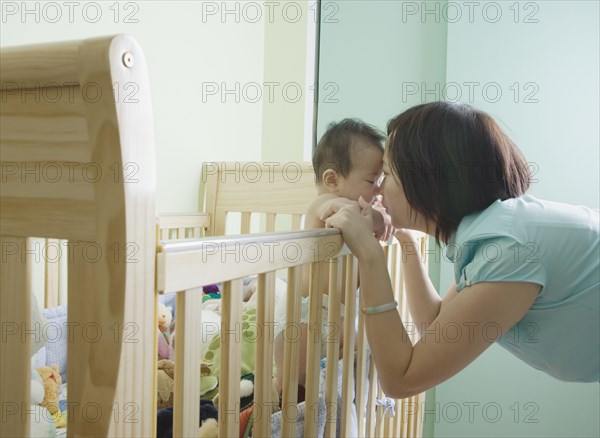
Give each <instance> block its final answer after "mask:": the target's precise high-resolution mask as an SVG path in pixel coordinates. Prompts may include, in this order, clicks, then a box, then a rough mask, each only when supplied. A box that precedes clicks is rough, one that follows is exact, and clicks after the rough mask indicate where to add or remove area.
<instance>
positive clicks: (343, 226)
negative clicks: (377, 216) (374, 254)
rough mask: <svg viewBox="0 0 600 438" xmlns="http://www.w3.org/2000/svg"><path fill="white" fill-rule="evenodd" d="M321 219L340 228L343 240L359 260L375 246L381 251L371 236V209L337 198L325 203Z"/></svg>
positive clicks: (327, 224)
mask: <svg viewBox="0 0 600 438" xmlns="http://www.w3.org/2000/svg"><path fill="white" fill-rule="evenodd" d="M361 199H362V198H361ZM321 220H323V221H325V226H326V227H328V228H339V229H340V231H341V232H342V236H343V238H344V242H345V243H346V245H348V248H350V251H352V253H353V254H354V255H355V256H356V257H358V258H359V260H360V259H361V258H362V257H363V256H365V255H367V253H368V251H369V250H373V249H374V248H375V246H376V247H378V249H379V251H381V245H379V243H378V242H377V240H376V239H375V238H374V237H373V215H372V210H371V209H366V208H365V209H362V208H361V207H360V206H359V204H358V203H356V202H354V201H349V200H347V199H343V198H338V199H334V200H332V201H331V202H330V203H329V204H328V205H327V208H326V209H325V211H324V213H323V214H322V216H321Z"/></svg>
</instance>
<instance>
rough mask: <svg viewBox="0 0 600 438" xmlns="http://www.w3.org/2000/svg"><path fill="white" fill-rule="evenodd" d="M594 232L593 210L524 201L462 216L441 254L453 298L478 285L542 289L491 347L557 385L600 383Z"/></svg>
mask: <svg viewBox="0 0 600 438" xmlns="http://www.w3.org/2000/svg"><path fill="white" fill-rule="evenodd" d="M599 227H600V217H599V214H598V210H592V209H589V208H587V207H578V206H573V205H568V204H562V203H558V202H550V201H543V200H539V199H536V198H534V197H533V196H530V195H525V196H522V197H519V198H513V199H508V200H505V201H500V200H497V201H496V202H494V203H493V204H492V205H490V206H489V207H488V208H486V209H485V210H483V211H481V212H478V213H474V214H471V215H469V216H466V217H464V218H463V219H462V221H461V222H460V224H459V226H458V229H457V231H456V232H455V233H454V234H453V235H452V237H451V238H450V241H449V242H448V247H447V248H446V257H447V258H448V259H449V260H450V261H451V262H453V263H454V274H455V277H456V285H457V287H456V290H457V291H458V292H460V291H461V290H462V289H464V288H465V287H467V286H470V285H471V284H475V283H479V282H484V281H490V282H507V281H510V282H518V281H522V282H529V283H536V284H539V285H541V286H542V290H541V292H540V294H539V296H538V298H537V299H536V300H535V302H534V303H533V305H532V306H531V308H530V309H529V311H528V312H527V313H526V314H525V316H524V317H523V318H522V319H521V320H520V321H519V322H518V323H517V324H515V325H514V326H513V327H512V328H511V329H510V330H509V331H507V332H506V333H505V334H504V335H503V336H502V337H501V338H500V339H499V340H498V341H497V342H498V344H500V345H501V346H502V347H504V348H506V349H507V350H508V351H510V352H511V353H513V354H514V355H515V356H517V357H519V358H520V359H522V360H523V361H524V362H526V363H528V364H529V365H531V366H532V367H534V368H536V369H538V370H541V371H544V372H546V373H547V374H550V375H551V376H554V377H556V378H557V379H560V380H564V381H574V382H598V381H600V319H599V315H600V237H599Z"/></svg>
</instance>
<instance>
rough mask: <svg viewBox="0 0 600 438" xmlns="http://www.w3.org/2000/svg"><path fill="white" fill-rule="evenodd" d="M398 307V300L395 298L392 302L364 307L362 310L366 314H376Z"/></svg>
mask: <svg viewBox="0 0 600 438" xmlns="http://www.w3.org/2000/svg"><path fill="white" fill-rule="evenodd" d="M397 307H398V301H396V300H394V301H392V302H391V303H387V304H381V305H379V306H373V307H363V308H362V309H361V310H362V312H363V313H364V314H365V315H374V314H376V313H383V312H387V311H389V310H394V309H396V308H397Z"/></svg>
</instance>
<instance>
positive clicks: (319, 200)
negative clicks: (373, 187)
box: [304, 193, 355, 229]
mask: <svg viewBox="0 0 600 438" xmlns="http://www.w3.org/2000/svg"><path fill="white" fill-rule="evenodd" d="M335 199H345V198H340V197H339V196H337V195H335V194H333V193H323V194H322V195H319V196H317V197H316V198H315V199H313V201H312V202H311V203H310V204H309V205H308V208H307V209H306V217H305V219H304V228H305V229H310V228H325V221H323V220H321V216H323V214H324V213H325V212H326V211H327V210H328V206H329V203H330V202H331V201H333V200H335ZM346 201H348V203H353V204H355V203H354V202H353V201H350V200H349V199H347V200H346Z"/></svg>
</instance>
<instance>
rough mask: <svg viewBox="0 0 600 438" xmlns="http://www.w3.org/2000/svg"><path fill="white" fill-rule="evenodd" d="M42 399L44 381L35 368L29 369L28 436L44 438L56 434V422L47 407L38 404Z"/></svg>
mask: <svg viewBox="0 0 600 438" xmlns="http://www.w3.org/2000/svg"><path fill="white" fill-rule="evenodd" d="M43 400H44V382H43V381H42V377H41V376H40V374H39V373H38V372H37V371H36V370H31V406H30V408H29V411H28V412H29V415H30V418H31V422H30V423H29V436H30V437H32V438H46V437H53V436H56V422H55V421H54V418H52V415H50V412H48V409H46V408H43V407H42V406H40V403H42V401H43Z"/></svg>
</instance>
